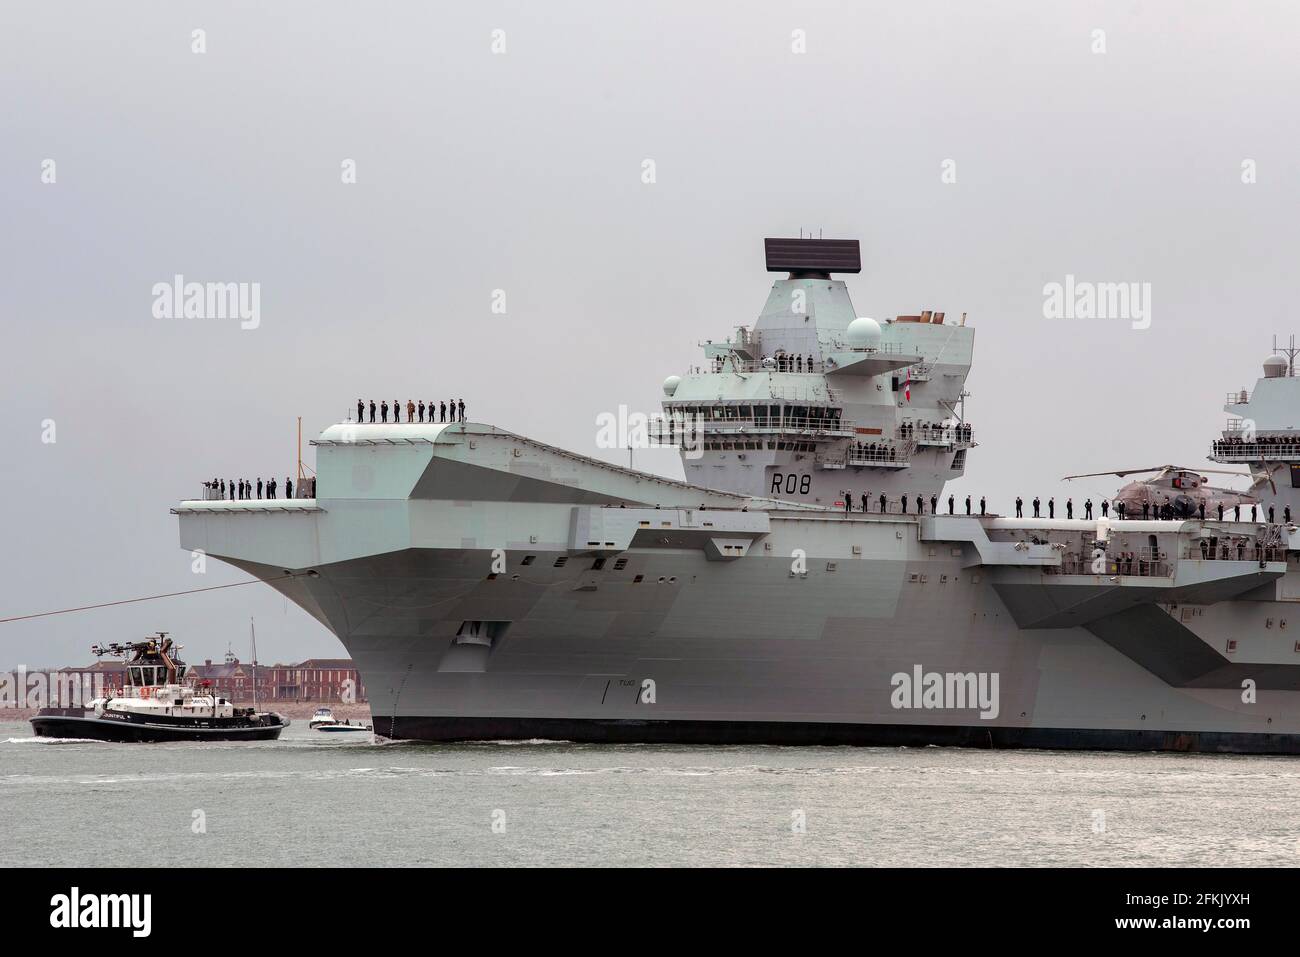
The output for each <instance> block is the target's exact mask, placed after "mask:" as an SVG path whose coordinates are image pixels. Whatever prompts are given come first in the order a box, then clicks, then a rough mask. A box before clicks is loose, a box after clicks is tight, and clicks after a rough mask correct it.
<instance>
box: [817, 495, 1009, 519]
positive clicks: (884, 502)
mask: <svg viewBox="0 0 1300 957" xmlns="http://www.w3.org/2000/svg"><path fill="white" fill-rule="evenodd" d="M840 494H841V495H843V496H844V511H846V512H852V511H853V493H852V492H849V491H842V492H841V493H840ZM860 500H861V502H862V511H864V512H870V511H871V493H870V492H863V493H862V495H861V498H860ZM955 503H956V500H955V499H954V498H953V496H951V495H949V496H948V514H949V515H952V514H953V507H954V505H955ZM898 504H899V511H900V512H901V513H902V514H904V515H906V514H907V496H906V495H903V496H901V497H900V498H899V499H898ZM986 504H987V503H986V502H985V500H984V496H983V495H981V496H980V514H981V515H984V514H986V513H985V507H986ZM938 510H939V496H937V495H931V496H930V513H931V514H932V515H933V514H937V513H938ZM970 510H971V497H970V496H969V495H967V496H966V514H967V515H969V514H970V513H971V511H970ZM888 511H889V496H887V495H886V494H885V493H884V492H881V493H880V512H881V514H884V513H885V512H888ZM916 514H918V515H924V514H925V499H924V498H923V497H922V496H920V495H918V496H917V497H916Z"/></svg>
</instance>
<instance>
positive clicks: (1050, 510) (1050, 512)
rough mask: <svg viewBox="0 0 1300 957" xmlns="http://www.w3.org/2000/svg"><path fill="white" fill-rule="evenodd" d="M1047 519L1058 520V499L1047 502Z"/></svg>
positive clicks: (1050, 499)
mask: <svg viewBox="0 0 1300 957" xmlns="http://www.w3.org/2000/svg"><path fill="white" fill-rule="evenodd" d="M1047 517H1048V518H1056V499H1055V498H1049V499H1048V500H1047Z"/></svg>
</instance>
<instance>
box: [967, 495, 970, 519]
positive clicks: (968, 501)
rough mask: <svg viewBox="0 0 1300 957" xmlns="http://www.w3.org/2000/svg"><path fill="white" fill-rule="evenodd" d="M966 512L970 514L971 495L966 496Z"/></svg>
mask: <svg viewBox="0 0 1300 957" xmlns="http://www.w3.org/2000/svg"><path fill="white" fill-rule="evenodd" d="M966 514H967V515H969V514H970V496H969V495H967V496H966Z"/></svg>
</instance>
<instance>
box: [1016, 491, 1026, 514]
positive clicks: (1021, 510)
mask: <svg viewBox="0 0 1300 957" xmlns="http://www.w3.org/2000/svg"><path fill="white" fill-rule="evenodd" d="M1024 517H1025V500H1024V499H1023V498H1021V497H1020V496H1019V495H1017V496H1016V518H1024Z"/></svg>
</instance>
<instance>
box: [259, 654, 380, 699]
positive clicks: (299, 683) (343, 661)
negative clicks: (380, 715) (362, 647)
mask: <svg viewBox="0 0 1300 957" xmlns="http://www.w3.org/2000/svg"><path fill="white" fill-rule="evenodd" d="M267 670H268V671H270V673H271V686H272V687H271V692H272V693H271V697H272V698H274V699H276V700H279V701H342V700H344V698H345V692H350V696H351V697H352V700H354V701H357V702H363V701H365V700H366V689H365V685H363V684H362V683H361V673H360V672H358V671H357V669H356V668H354V667H353V666H352V659H351V658H308V659H307V660H306V661H300V662H298V663H297V664H291V665H272V666H271V667H270V668H268V669H267Z"/></svg>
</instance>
